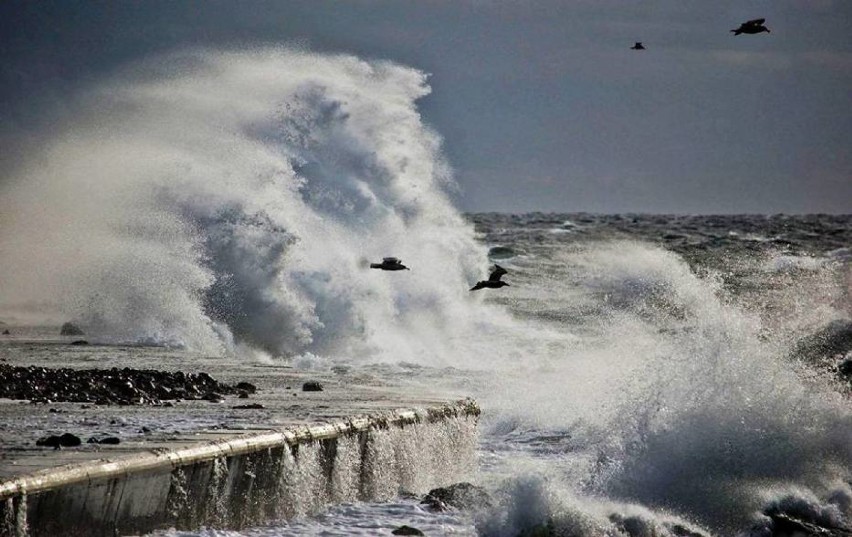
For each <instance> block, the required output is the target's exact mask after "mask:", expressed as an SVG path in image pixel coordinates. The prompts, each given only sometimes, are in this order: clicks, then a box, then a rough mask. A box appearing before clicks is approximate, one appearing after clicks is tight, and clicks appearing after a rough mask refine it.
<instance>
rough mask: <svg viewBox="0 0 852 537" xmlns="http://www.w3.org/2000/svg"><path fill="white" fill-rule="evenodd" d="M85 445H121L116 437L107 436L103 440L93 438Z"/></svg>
mask: <svg viewBox="0 0 852 537" xmlns="http://www.w3.org/2000/svg"><path fill="white" fill-rule="evenodd" d="M86 443H87V444H104V445H113V446H117V445H118V444H120V443H121V439H120V438H118V437H117V436H107V437H105V438H98V437H96V436H93V437H91V438H89V439H88V440H87V441H86Z"/></svg>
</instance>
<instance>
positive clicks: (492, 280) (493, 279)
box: [470, 265, 509, 291]
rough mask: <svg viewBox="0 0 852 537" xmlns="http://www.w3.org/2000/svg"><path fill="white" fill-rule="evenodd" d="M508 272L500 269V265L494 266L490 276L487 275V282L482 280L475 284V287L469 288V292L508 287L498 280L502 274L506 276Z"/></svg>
mask: <svg viewBox="0 0 852 537" xmlns="http://www.w3.org/2000/svg"><path fill="white" fill-rule="evenodd" d="M507 273H508V271H507V270H506V269H504V268H503V267H501V266H500V265H494V270H492V271H491V274H489V275H488V279H487V280H482V281H481V282H476V285H474V286H473V287H471V288H470V290H471V291H478V290H479V289H484V288H486V287H487V288H489V289H498V288H500V287H505V286H507V285H509V284H508V283H506V282H504V281H501V280H500V278H502V277H503V274H507Z"/></svg>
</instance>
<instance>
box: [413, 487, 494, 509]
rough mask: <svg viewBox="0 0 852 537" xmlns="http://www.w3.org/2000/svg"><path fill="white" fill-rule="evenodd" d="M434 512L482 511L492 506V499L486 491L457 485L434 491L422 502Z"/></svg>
mask: <svg viewBox="0 0 852 537" xmlns="http://www.w3.org/2000/svg"><path fill="white" fill-rule="evenodd" d="M420 503H421V504H423V505H425V506H426V507H427V508H428V509H430V510H432V511H446V510H447V508H448V507H454V508H456V509H462V510H466V509H480V508H482V507H488V506H490V505H491V497H490V496H489V495H488V493H487V492H485V489H484V488H482V487H478V486H476V485H472V484H470V483H456V484H454V485H450V486H449V487H440V488H436V489H432V490H430V491H429V493H428V494H426V496H424V497H423V501H421V502H420Z"/></svg>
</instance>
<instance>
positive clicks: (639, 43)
mask: <svg viewBox="0 0 852 537" xmlns="http://www.w3.org/2000/svg"><path fill="white" fill-rule="evenodd" d="M630 50H645V46H644V45H642V42H641V41H637V42H636V44H635V45H633V46H632V47H630Z"/></svg>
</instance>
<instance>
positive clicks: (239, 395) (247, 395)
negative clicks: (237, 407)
mask: <svg viewBox="0 0 852 537" xmlns="http://www.w3.org/2000/svg"><path fill="white" fill-rule="evenodd" d="M237 393H238V395H237V397H239V398H240V399H248V398H249V394H248V392H243V391H240V392H237Z"/></svg>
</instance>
